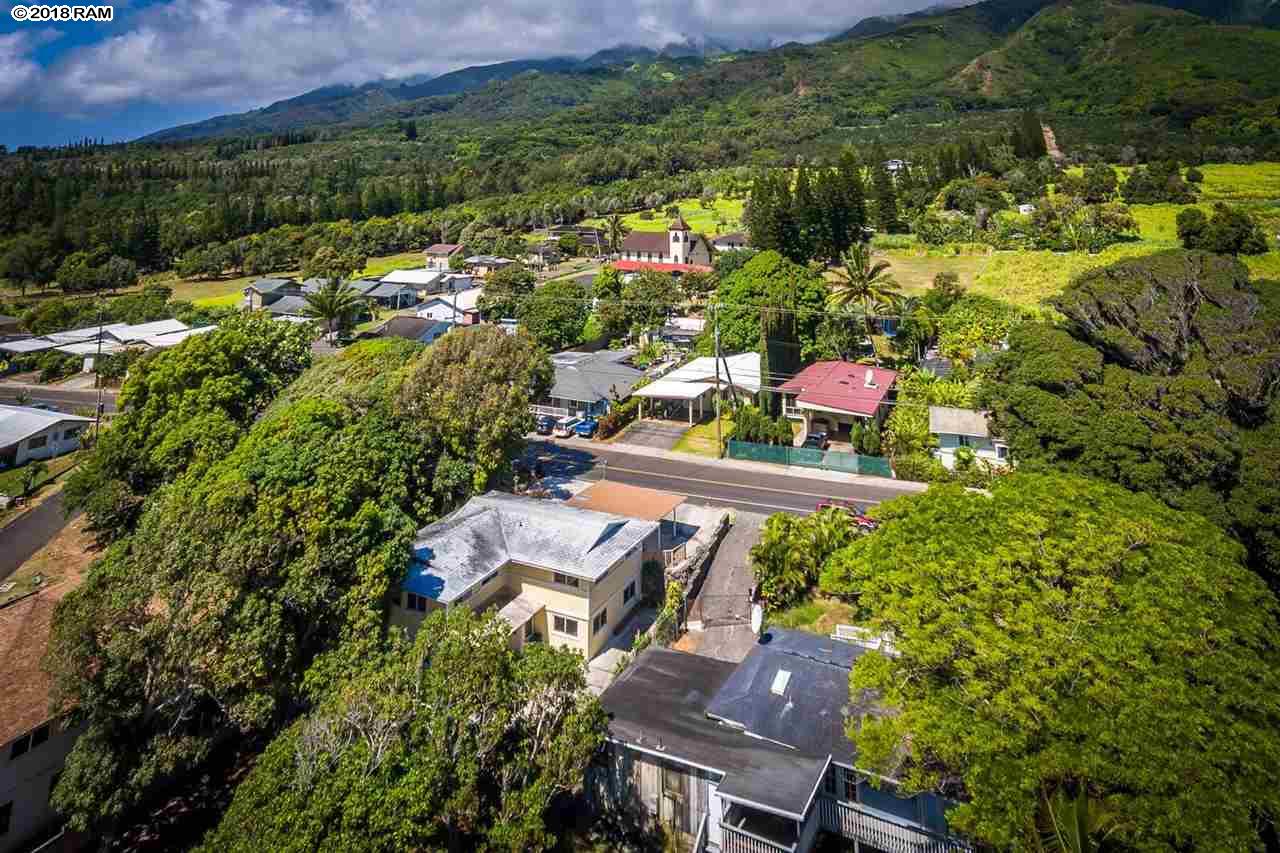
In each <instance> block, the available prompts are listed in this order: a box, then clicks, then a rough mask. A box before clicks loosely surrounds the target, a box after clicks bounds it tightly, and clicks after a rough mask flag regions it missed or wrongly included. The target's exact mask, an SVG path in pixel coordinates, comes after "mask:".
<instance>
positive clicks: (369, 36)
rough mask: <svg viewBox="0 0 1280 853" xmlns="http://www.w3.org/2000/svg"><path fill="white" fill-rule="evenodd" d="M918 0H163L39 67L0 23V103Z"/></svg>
mask: <svg viewBox="0 0 1280 853" xmlns="http://www.w3.org/2000/svg"><path fill="white" fill-rule="evenodd" d="M925 2H927V0H920V2H917V3H914V4H913V3H911V2H910V0H797V2H796V3H777V2H776V1H775V0H621V2H615V3H599V2H598V0H559V2H555V3H552V4H549V3H547V2H546V0H433V2H414V0H255V2H246V1H245V0H170V2H165V3H161V4H158V5H152V6H149V7H145V8H142V9H139V10H137V11H134V12H130V13H129V14H130V18H129V21H128V24H127V29H125V30H124V31H123V32H120V33H118V34H115V35H111V36H108V37H106V38H104V39H103V40H101V41H99V42H96V43H91V44H88V45H85V46H81V47H76V48H72V49H70V50H68V51H67V52H65V53H63V54H62V55H61V56H59V57H58V58H57V59H56V60H55V61H53V62H52V64H50V65H48V66H47V67H40V66H39V64H38V63H36V62H35V61H34V60H33V59H32V58H31V56H30V53H31V50H32V48H33V46H34V44H33V40H32V39H33V37H32V36H29V35H26V34H25V33H22V32H19V33H14V34H10V35H5V36H0V108H14V107H19V106H34V107H38V108H41V109H49V110H55V111H58V112H62V113H64V114H68V113H82V112H85V111H94V110H102V109H107V108H122V107H126V106H128V105H131V104H138V103H153V104H164V105H173V104H182V103H198V102H199V103H208V102H213V103H219V104H224V105H225V106H226V108H227V109H229V110H230V109H246V108H249V107H254V106H262V105H265V104H267V103H270V102H271V101H274V100H278V99H280V98H286V97H291V96H294V95H297V94H300V93H302V92H304V91H308V90H310V89H314V88H317V87H320V86H325V85H329V84H333V83H359V82H364V81H368V80H372V79H377V78H379V77H398V76H406V75H409V74H417V73H441V72H444V71H448V70H451V69H454V68H459V67H462V66H465V65H473V64H482V63H488V62H500V61H504V60H509V59H519V58H530V57H538V56H556V55H576V56H584V55H586V54H589V53H592V52H594V51H596V50H599V49H601V48H604V47H610V46H613V45H616V44H619V43H624V42H625V43H630V44H644V45H648V46H652V47H661V46H662V45H664V44H668V43H670V42H673V41H680V40H683V39H684V38H687V37H695V38H697V37H702V36H709V37H715V38H722V39H733V40H738V41H744V40H748V39H751V40H757V41H758V40H759V39H760V38H761V37H767V38H771V39H772V40H773V41H774V42H780V41H787V40H801V39H812V38H814V37H815V35H814V34H819V33H823V34H824V33H831V32H835V31H838V30H840V29H843V28H845V27H847V26H850V25H851V24H852V23H853V22H854V21H856V20H857V19H859V18H860V17H863V16H865V15H870V14H881V13H884V12H888V11H895V10H898V9H901V8H902V7H903V6H904V5H906V6H913V5H923V4H924V3H925Z"/></svg>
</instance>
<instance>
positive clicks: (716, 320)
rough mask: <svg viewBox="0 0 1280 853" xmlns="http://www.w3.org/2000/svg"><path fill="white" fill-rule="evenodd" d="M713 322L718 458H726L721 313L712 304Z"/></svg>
mask: <svg viewBox="0 0 1280 853" xmlns="http://www.w3.org/2000/svg"><path fill="white" fill-rule="evenodd" d="M711 322H712V324H713V328H714V337H715V344H716V357H715V360H716V407H715V408H716V456H718V457H723V456H724V438H723V437H722V436H721V435H720V312H719V311H717V310H716V305H715V303H714V302H713V303H712V304H711Z"/></svg>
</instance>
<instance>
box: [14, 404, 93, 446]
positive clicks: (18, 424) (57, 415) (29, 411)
mask: <svg viewBox="0 0 1280 853" xmlns="http://www.w3.org/2000/svg"><path fill="white" fill-rule="evenodd" d="M64 421H69V422H72V423H84V424H87V423H92V422H93V418H82V417H80V416H79V415H64V414H62V413H61V412H46V411H45V410H44V409H35V408H32V407H30V406H8V405H0V447H8V446H9V445H11V444H17V443H18V442H19V441H22V440H23V439H24V438H28V437H30V436H33V435H35V434H36V433H38V432H41V431H42V430H46V429H48V428H49V427H51V426H56V425H57V424H60V423H62V422H64Z"/></svg>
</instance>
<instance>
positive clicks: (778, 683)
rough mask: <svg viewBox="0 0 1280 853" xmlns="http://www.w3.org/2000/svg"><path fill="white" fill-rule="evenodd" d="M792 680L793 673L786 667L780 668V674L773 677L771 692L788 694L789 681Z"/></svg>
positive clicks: (778, 694)
mask: <svg viewBox="0 0 1280 853" xmlns="http://www.w3.org/2000/svg"><path fill="white" fill-rule="evenodd" d="M789 681H791V673H790V672H788V671H787V670H785V669H780V670H778V674H777V675H775V676H774V677H773V684H772V686H770V687H769V692H770V693H772V694H773V695H774V696H786V695H787V683H788V682H789Z"/></svg>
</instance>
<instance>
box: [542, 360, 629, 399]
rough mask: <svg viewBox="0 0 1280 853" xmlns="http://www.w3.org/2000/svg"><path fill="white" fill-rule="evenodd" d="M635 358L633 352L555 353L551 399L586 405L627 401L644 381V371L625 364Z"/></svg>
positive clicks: (552, 361)
mask: <svg viewBox="0 0 1280 853" xmlns="http://www.w3.org/2000/svg"><path fill="white" fill-rule="evenodd" d="M634 354H635V350H632V349H624V350H600V351H599V352H559V353H556V354H555V355H553V356H551V363H552V365H554V366H555V370H556V378H555V384H554V385H553V386H552V388H551V393H550V396H552V397H558V398H560V399H562V400H581V401H583V402H587V403H594V402H596V401H597V400H611V399H613V398H614V397H615V396H616V397H617V399H619V400H625V399H627V398H628V397H630V396H631V389H632V388H634V387H635V384H636V383H637V382H639V381H640V380H641V379H642V378H643V377H644V371H642V370H637V369H636V368H634V367H630V366H628V365H626V364H623V362H624V361H625V360H626V359H627V358H630V357H631V356H632V355H634Z"/></svg>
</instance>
